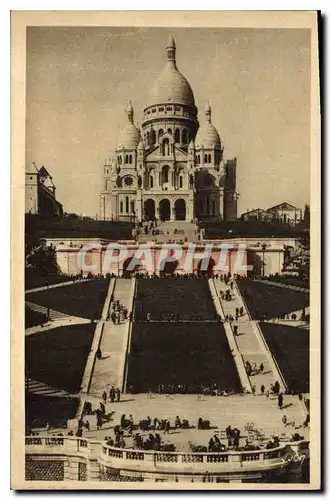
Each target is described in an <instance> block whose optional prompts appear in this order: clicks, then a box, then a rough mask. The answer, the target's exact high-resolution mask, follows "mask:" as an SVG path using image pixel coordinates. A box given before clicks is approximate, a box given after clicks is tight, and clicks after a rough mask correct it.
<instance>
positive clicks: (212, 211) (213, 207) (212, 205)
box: [211, 200, 215, 215]
mask: <svg viewBox="0 0 331 500" xmlns="http://www.w3.org/2000/svg"><path fill="white" fill-rule="evenodd" d="M211 213H212V215H215V200H213V201H212V202H211Z"/></svg>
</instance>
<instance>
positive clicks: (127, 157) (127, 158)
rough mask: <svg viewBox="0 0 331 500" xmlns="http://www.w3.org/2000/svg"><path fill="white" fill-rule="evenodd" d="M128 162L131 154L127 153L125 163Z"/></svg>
mask: <svg viewBox="0 0 331 500" xmlns="http://www.w3.org/2000/svg"><path fill="white" fill-rule="evenodd" d="M128 162H129V156H128V155H125V164H127V163H128Z"/></svg>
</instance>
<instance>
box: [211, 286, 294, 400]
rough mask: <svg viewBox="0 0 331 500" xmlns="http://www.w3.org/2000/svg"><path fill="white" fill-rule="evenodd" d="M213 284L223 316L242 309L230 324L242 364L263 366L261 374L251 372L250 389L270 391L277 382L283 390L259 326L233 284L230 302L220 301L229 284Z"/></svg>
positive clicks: (282, 384)
mask: <svg viewBox="0 0 331 500" xmlns="http://www.w3.org/2000/svg"><path fill="white" fill-rule="evenodd" d="M214 283H215V288H216V291H217V295H218V298H219V300H220V302H221V305H222V309H223V311H224V314H225V315H232V316H233V317H234V318H235V311H236V308H239V309H240V308H241V307H243V311H244V314H243V315H242V316H240V317H239V318H238V320H237V321H234V322H233V324H232V328H233V325H237V326H238V332H237V335H236V337H235V339H236V343H237V346H238V349H239V352H240V353H241V355H242V358H243V361H244V363H246V362H247V361H248V362H249V363H250V364H251V366H252V367H254V366H256V368H259V366H260V365H261V363H262V364H263V366H264V372H263V373H256V372H255V373H254V372H253V373H254V374H253V373H252V374H251V375H250V376H249V380H250V383H251V385H252V387H253V386H255V388H256V393H259V392H260V388H261V386H262V385H264V386H265V389H266V391H267V390H270V386H271V384H274V383H275V382H276V380H278V382H279V384H280V387H281V390H285V385H284V381H283V378H282V375H281V373H280V371H279V369H278V367H277V365H276V363H275V360H274V359H273V357H272V355H271V353H270V351H269V348H268V346H267V345H266V343H265V341H264V337H263V335H262V332H261V330H260V327H259V324H258V322H257V321H253V320H252V319H251V317H250V315H249V311H248V309H247V307H246V303H245V302H244V300H243V298H242V297H241V295H240V292H239V290H238V288H237V286H236V284H235V282H234V286H233V289H232V290H231V297H232V300H230V301H227V300H225V299H222V297H221V292H223V293H224V294H225V293H226V290H228V289H230V283H229V284H228V285H226V284H225V282H224V281H221V280H214Z"/></svg>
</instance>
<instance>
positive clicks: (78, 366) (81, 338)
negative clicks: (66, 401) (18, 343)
mask: <svg viewBox="0 0 331 500" xmlns="http://www.w3.org/2000/svg"><path fill="white" fill-rule="evenodd" d="M94 330H95V325H92V324H91V323H88V324H83V325H71V326H64V327H61V328H54V329H52V330H46V331H45V332H41V333H37V334H34V335H29V336H27V337H26V338H25V364H26V371H27V374H28V376H29V377H30V378H32V379H33V380H36V381H38V382H43V383H45V384H47V385H49V386H51V387H54V388H57V389H63V390H65V391H67V392H69V393H71V394H76V393H78V392H79V389H80V385H81V380H82V377H83V373H84V369H85V364H86V359H87V356H88V353H89V351H90V348H91V344H92V339H93V335H94Z"/></svg>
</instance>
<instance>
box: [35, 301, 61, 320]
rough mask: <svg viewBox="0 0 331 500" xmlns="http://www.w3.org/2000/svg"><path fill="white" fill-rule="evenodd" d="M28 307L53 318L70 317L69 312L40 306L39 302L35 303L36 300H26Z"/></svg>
mask: <svg viewBox="0 0 331 500" xmlns="http://www.w3.org/2000/svg"><path fill="white" fill-rule="evenodd" d="M25 305H26V307H28V308H29V309H31V311H35V312H38V313H41V314H44V315H45V316H46V317H48V318H50V319H51V320H53V319H63V318H70V315H69V314H65V313H63V312H60V311H56V310H55V309H50V308H49V307H45V306H40V305H39V304H35V303H34V302H29V301H25Z"/></svg>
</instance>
